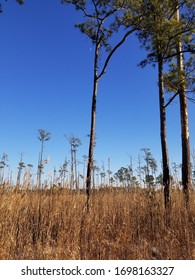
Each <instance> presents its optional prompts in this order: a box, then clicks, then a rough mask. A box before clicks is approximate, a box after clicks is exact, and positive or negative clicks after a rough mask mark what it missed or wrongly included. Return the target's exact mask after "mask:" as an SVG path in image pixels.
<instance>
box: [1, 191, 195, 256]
mask: <svg viewBox="0 0 195 280" xmlns="http://www.w3.org/2000/svg"><path fill="white" fill-rule="evenodd" d="M194 201H195V194H194V193H192V196H191V206H190V208H189V209H188V210H186V208H185V207H184V204H183V199H182V193H181V192H179V191H175V192H172V202H171V210H170V215H169V216H167V215H166V213H165V211H164V205H163V194H162V193H161V192H155V193H153V194H150V195H149V193H148V192H147V191H146V190H136V191H130V190H127V189H104V190H100V191H96V192H94V193H93V194H92V197H91V201H90V203H91V205H90V211H89V212H88V213H87V212H86V211H85V202H86V198H85V194H84V193H79V192H70V191H67V190H55V191H42V192H41V191H28V192H22V191H13V190H5V189H4V190H1V191H0V259H9V260H13V259H16V260H17V259H31V260H35V259H48V260H49V259H56V260H57V259H70V260H78V259H98V260H105V259H106V260H109V259H113V260H117V259H195V203H194Z"/></svg>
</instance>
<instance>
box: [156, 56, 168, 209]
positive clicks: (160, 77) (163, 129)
mask: <svg viewBox="0 0 195 280" xmlns="http://www.w3.org/2000/svg"><path fill="white" fill-rule="evenodd" d="M158 82H159V107H160V138H161V150H162V165H163V186H164V203H165V208H167V207H168V204H169V190H170V172H169V157H168V147H167V136H166V109H165V106H164V105H165V104H164V83H163V61H162V59H161V58H160V57H159V61H158Z"/></svg>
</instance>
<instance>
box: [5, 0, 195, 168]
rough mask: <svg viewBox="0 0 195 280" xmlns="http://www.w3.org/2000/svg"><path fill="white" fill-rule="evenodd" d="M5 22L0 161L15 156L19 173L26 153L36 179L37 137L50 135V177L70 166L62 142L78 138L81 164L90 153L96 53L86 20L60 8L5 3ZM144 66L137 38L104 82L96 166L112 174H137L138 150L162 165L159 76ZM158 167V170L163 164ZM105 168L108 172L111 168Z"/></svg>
mask: <svg viewBox="0 0 195 280" xmlns="http://www.w3.org/2000/svg"><path fill="white" fill-rule="evenodd" d="M3 10H4V12H3V13H2V14H0V57H1V59H0V96H1V99H0V100H1V106H0V129H1V145H0V155H2V154H3V153H4V152H5V153H7V154H8V156H9V164H10V166H11V169H12V170H13V171H15V172H16V170H17V164H18V161H19V159H20V153H23V161H24V162H25V164H28V163H32V164H33V165H34V171H35V172H36V166H37V159H38V154H39V151H40V142H39V140H38V139H37V130H38V129H39V128H43V129H45V130H46V131H49V132H51V133H52V138H51V140H50V141H48V142H47V143H46V147H45V153H44V157H45V158H46V157H47V156H50V157H51V161H50V163H49V164H48V166H47V169H48V171H47V172H49V171H51V170H52V169H53V167H54V166H56V167H57V168H58V167H59V166H60V165H61V164H62V163H63V161H64V158H65V157H67V158H69V157H70V156H69V150H70V148H69V145H68V142H67V140H66V139H65V137H64V135H65V134H66V135H68V136H69V135H70V134H71V133H73V134H74V135H76V136H78V137H80V139H81V141H82V146H81V147H79V150H78V158H79V159H80V160H82V156H83V155H86V154H87V153H88V141H89V138H88V137H86V135H87V134H88V133H89V129H90V111H91V94H92V67H93V47H92V45H91V42H90V41H89V39H88V38H87V37H86V36H85V35H83V34H81V33H80V32H79V30H77V29H76V28H75V27H74V24H75V23H77V22H79V20H80V13H79V12H78V11H75V10H73V9H71V8H70V6H66V5H62V4H61V3H60V0H59V1H58V0H53V1H47V0H41V1H40V0H33V1H30V0H26V1H25V4H24V5H22V6H19V5H17V4H16V3H15V1H12V0H9V1H8V2H3ZM144 58H145V52H144V50H142V49H140V47H139V43H138V42H137V39H136V38H135V37H130V38H129V39H128V41H126V43H125V45H123V47H121V48H120V49H119V50H118V52H117V53H116V54H115V56H114V57H113V58H112V60H111V63H110V65H109V67H108V69H107V73H106V74H105V75H104V76H103V78H102V79H101V80H100V85H99V94H98V104H97V145H96V150H95V159H96V160H97V162H98V164H99V165H100V166H101V165H102V161H104V162H105V165H106V164H107V159H108V158H110V160H111V169H112V171H113V172H115V171H117V169H118V168H119V167H121V166H127V164H129V156H128V154H129V155H132V156H133V164H134V167H135V168H136V166H137V157H138V155H141V152H140V149H141V148H143V147H147V148H150V149H151V152H152V154H153V155H154V157H155V158H156V159H157V160H158V163H159V161H160V159H161V148H160V136H159V135H160V131H159V110H158V108H159V107H158V87H157V69H155V68H152V67H151V66H148V67H146V68H145V69H141V68H139V67H137V64H138V63H139V62H140V60H142V59H144ZM167 113H168V115H167V132H168V144H169V153H170V162H173V161H176V162H178V163H180V162H181V141H180V119H179V102H178V100H177V99H176V100H175V101H174V103H173V104H171V105H170V107H169V108H168V110H167ZM194 118H195V111H194V105H193V104H189V125H190V136H191V146H192V149H193V148H194V141H195V130H194V127H193V119H194ZM159 165H160V163H159ZM106 168H107V167H106Z"/></svg>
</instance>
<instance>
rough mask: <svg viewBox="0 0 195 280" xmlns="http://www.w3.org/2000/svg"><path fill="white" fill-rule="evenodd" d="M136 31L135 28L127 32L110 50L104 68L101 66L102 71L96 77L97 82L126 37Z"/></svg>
mask: <svg viewBox="0 0 195 280" xmlns="http://www.w3.org/2000/svg"><path fill="white" fill-rule="evenodd" d="M135 30H136V28H133V29H132V30H129V31H128V32H127V33H126V34H125V35H124V37H123V38H122V40H121V41H120V42H119V43H118V44H117V45H115V47H114V48H113V49H112V50H111V52H110V53H109V55H108V56H107V58H106V61H105V63H104V66H103V69H102V71H101V73H100V74H99V75H98V77H97V79H98V80H99V79H100V78H101V77H102V76H103V75H104V74H105V72H106V68H107V66H108V63H109V61H110V59H111V57H112V55H113V54H114V53H115V51H116V50H117V49H118V48H119V47H120V46H121V45H122V44H123V43H124V42H125V40H126V39H127V37H128V36H129V35H131V34H132V33H133V32H134V31H135Z"/></svg>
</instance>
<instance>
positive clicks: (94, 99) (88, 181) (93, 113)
mask: <svg viewBox="0 0 195 280" xmlns="http://www.w3.org/2000/svg"><path fill="white" fill-rule="evenodd" d="M99 47H100V46H99V43H97V44H96V49H95V57H94V82H93V96H92V105H91V129H90V142H89V152H88V164H87V178H86V194H87V208H88V207H89V198H90V193H91V186H92V171H93V162H94V158H93V156H94V146H95V129H96V102H97V92H98V81H99V79H98V51H99Z"/></svg>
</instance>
